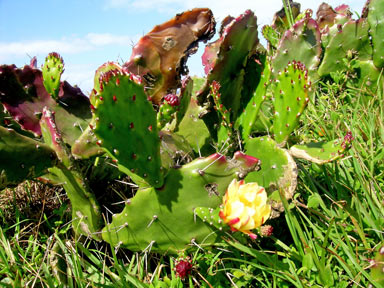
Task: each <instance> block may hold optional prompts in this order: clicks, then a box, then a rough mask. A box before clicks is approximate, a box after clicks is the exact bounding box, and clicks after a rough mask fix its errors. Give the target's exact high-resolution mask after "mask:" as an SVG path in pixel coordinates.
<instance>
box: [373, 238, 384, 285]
mask: <svg viewBox="0 0 384 288" xmlns="http://www.w3.org/2000/svg"><path fill="white" fill-rule="evenodd" d="M377 247H378V249H377V252H376V255H375V259H372V260H370V261H369V262H370V263H369V264H370V267H371V277H372V279H374V281H376V283H377V285H380V286H384V242H381V244H379V245H377Z"/></svg>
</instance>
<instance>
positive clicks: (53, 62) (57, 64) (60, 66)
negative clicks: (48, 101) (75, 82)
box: [42, 52, 64, 100]
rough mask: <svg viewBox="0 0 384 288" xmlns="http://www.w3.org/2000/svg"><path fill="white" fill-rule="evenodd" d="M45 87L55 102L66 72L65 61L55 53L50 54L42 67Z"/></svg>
mask: <svg viewBox="0 0 384 288" xmlns="http://www.w3.org/2000/svg"><path fill="white" fill-rule="evenodd" d="M42 72H43V83H44V87H45V89H46V90H47V92H48V93H49V95H51V97H52V98H53V99H55V100H57V99H58V97H59V90H60V83H61V82H60V78H61V74H63V72H64V61H63V58H61V56H60V55H59V54H57V53H55V52H52V53H49V54H48V56H47V57H46V58H45V63H44V65H43V67H42Z"/></svg>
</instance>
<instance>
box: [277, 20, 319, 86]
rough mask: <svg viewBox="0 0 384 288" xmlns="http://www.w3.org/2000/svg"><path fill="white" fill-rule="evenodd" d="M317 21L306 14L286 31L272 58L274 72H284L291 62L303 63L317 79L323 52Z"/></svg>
mask: <svg viewBox="0 0 384 288" xmlns="http://www.w3.org/2000/svg"><path fill="white" fill-rule="evenodd" d="M320 38H321V37H320V30H319V27H318V25H317V22H316V21H315V20H313V19H312V18H310V15H308V14H307V15H306V17H305V18H304V19H301V20H300V21H298V22H296V23H295V24H294V25H293V26H292V27H291V28H290V29H289V30H287V31H286V32H285V33H284V36H283V37H282V38H281V40H280V42H279V45H278V47H277V52H276V54H275V55H274V56H273V59H272V64H271V66H272V68H273V71H274V73H275V74H276V73H278V72H279V71H280V72H282V71H283V70H284V68H285V67H286V66H287V64H288V63H289V62H292V61H293V60H295V61H296V62H301V63H303V64H304V65H305V66H306V67H307V69H308V72H309V75H310V76H311V77H312V78H313V80H314V79H317V78H318V76H317V72H316V71H317V67H318V66H319V64H320V57H321V53H322V49H321V44H320Z"/></svg>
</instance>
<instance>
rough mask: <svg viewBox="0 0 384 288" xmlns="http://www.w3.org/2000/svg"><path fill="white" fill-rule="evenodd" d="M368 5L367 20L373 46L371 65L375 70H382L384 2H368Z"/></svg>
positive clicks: (383, 57) (373, 0) (375, 0)
mask: <svg viewBox="0 0 384 288" xmlns="http://www.w3.org/2000/svg"><path fill="white" fill-rule="evenodd" d="M368 5H369V6H368V16H367V19H368V23H369V26H370V28H369V34H370V35H371V37H372V44H373V63H374V64H375V66H376V67H377V68H384V19H383V13H384V2H383V1H381V0H370V1H369V4H368Z"/></svg>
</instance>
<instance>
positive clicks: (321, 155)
mask: <svg viewBox="0 0 384 288" xmlns="http://www.w3.org/2000/svg"><path fill="white" fill-rule="evenodd" d="M352 140H353V137H352V134H351V133H350V132H348V133H347V135H346V136H345V137H344V139H343V140H342V139H337V140H333V141H329V142H312V143H308V144H304V145H294V146H292V147H291V148H290V149H289V152H290V153H291V155H292V156H293V157H296V158H302V159H305V160H308V161H311V162H314V163H317V164H325V163H328V162H331V161H335V160H337V159H340V158H342V157H344V153H345V152H346V151H347V150H348V149H349V148H350V147H351V142H352Z"/></svg>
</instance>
